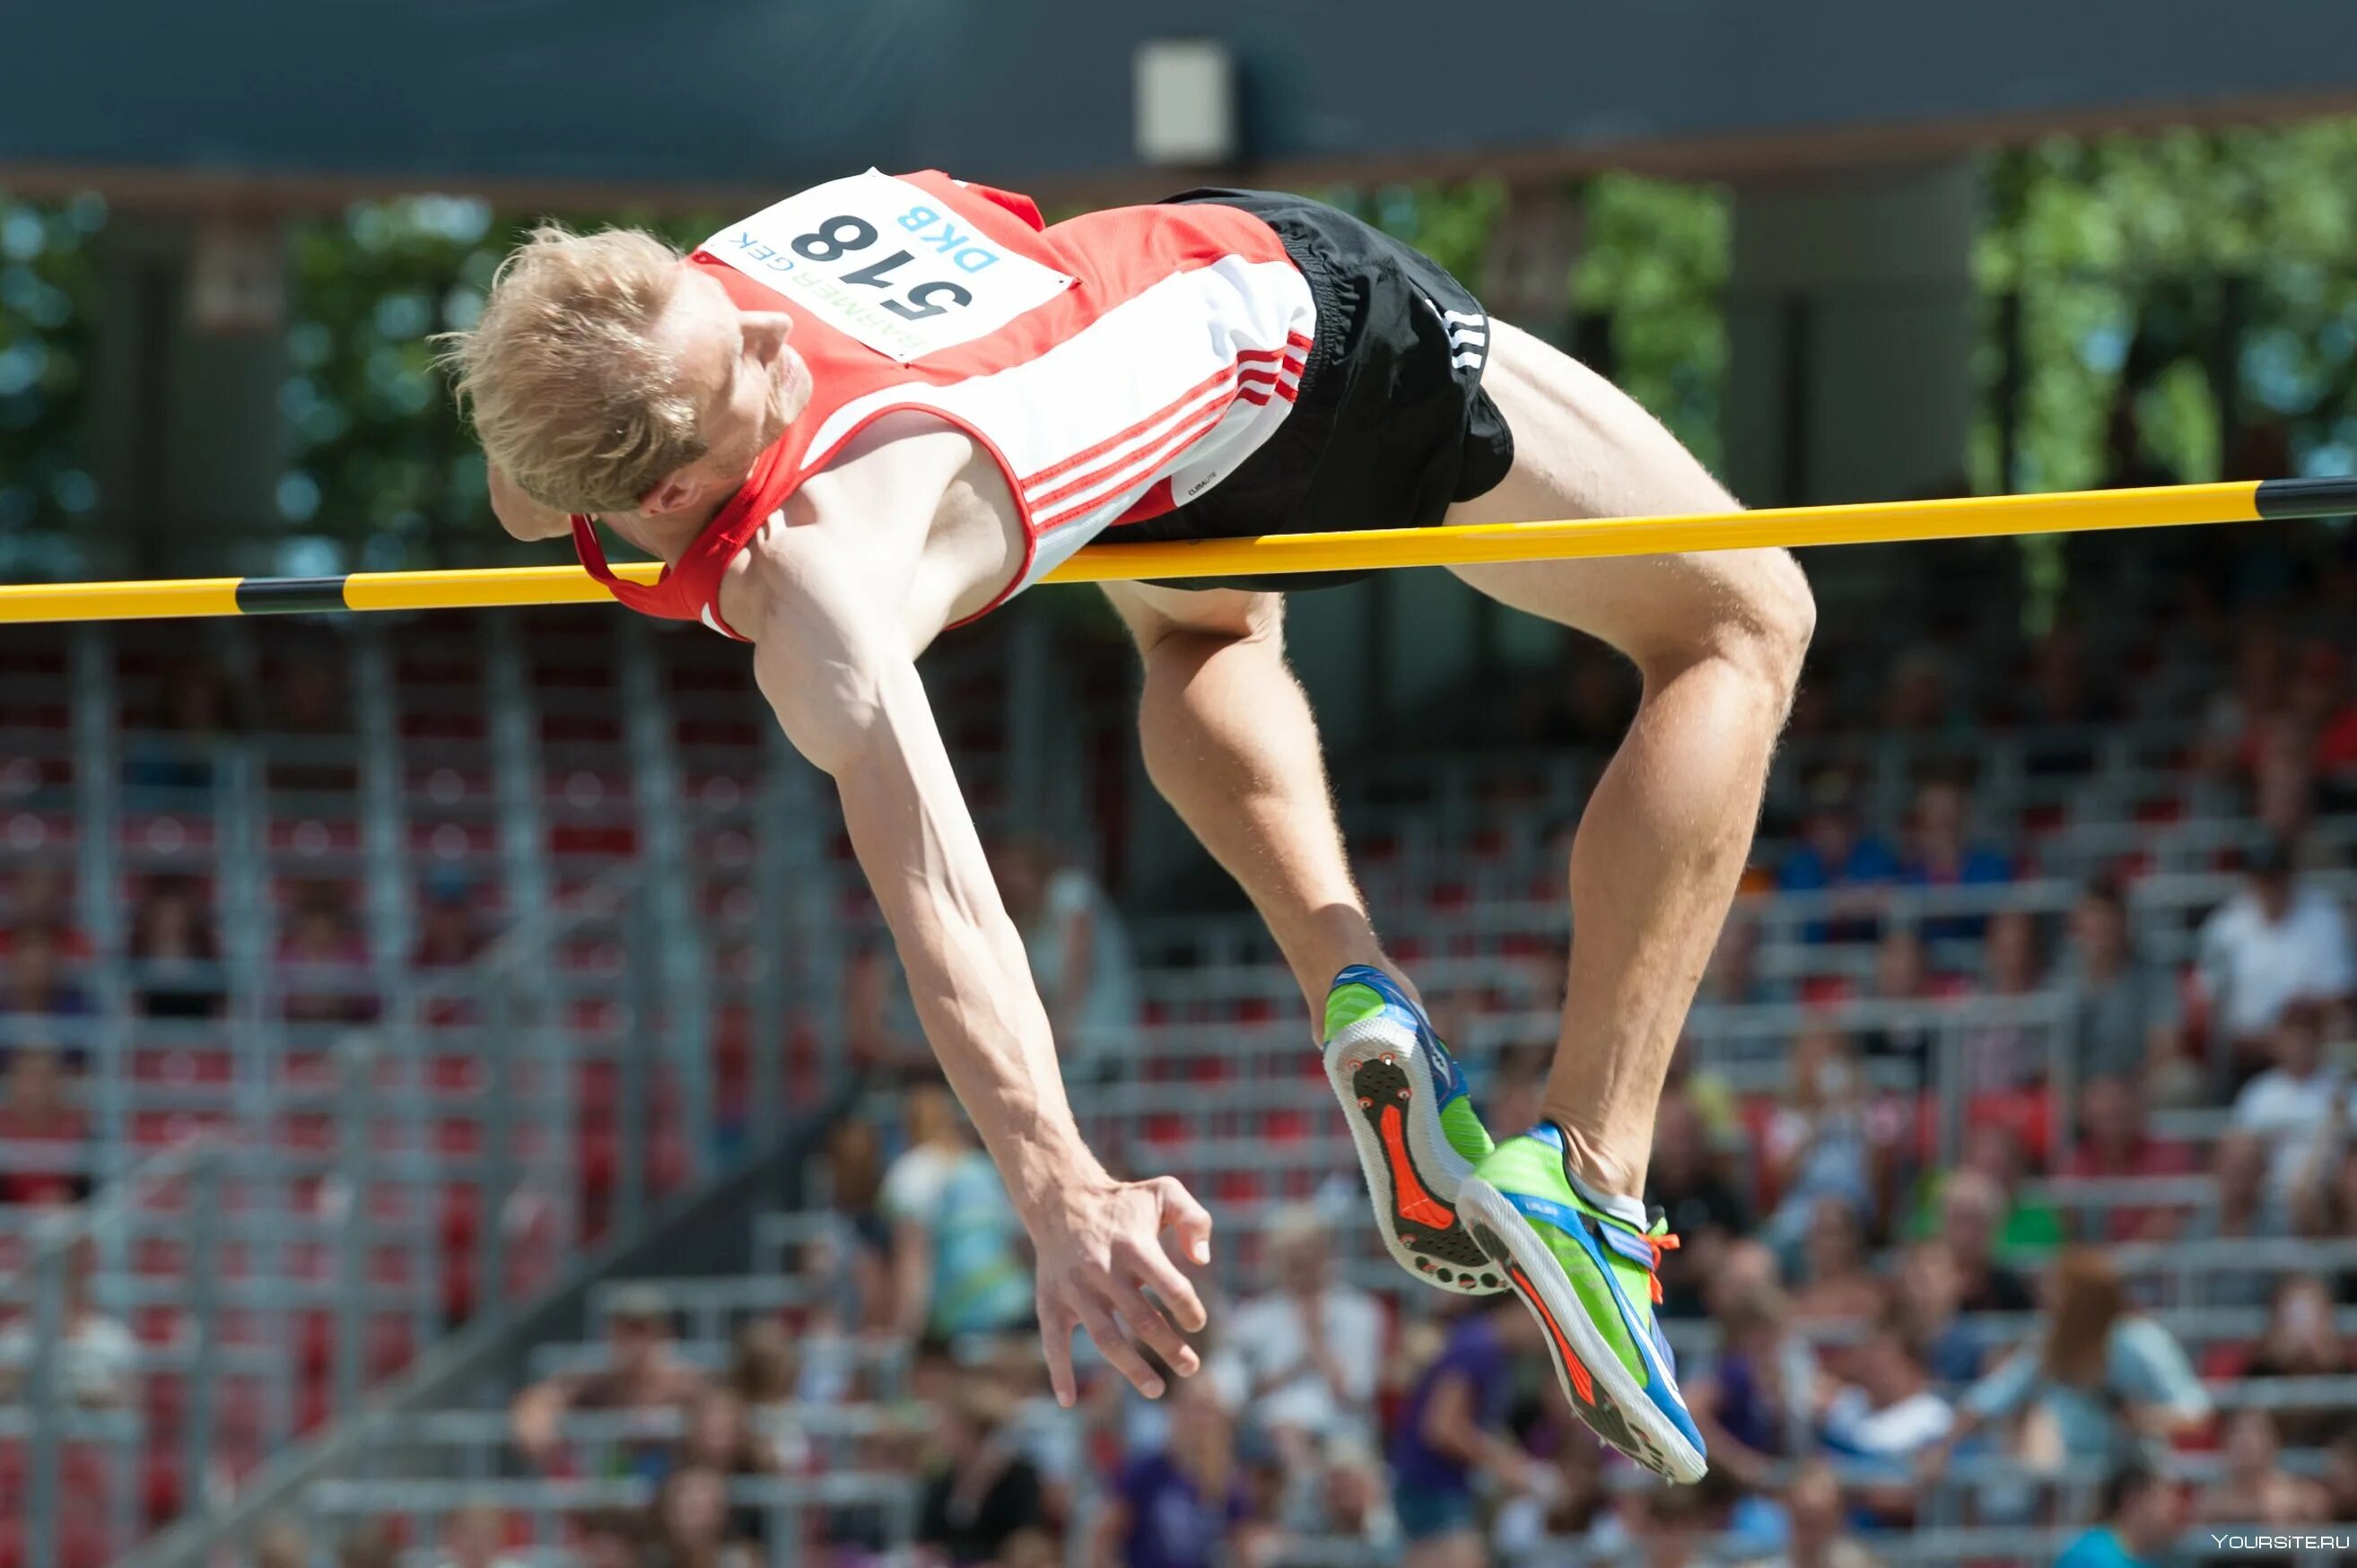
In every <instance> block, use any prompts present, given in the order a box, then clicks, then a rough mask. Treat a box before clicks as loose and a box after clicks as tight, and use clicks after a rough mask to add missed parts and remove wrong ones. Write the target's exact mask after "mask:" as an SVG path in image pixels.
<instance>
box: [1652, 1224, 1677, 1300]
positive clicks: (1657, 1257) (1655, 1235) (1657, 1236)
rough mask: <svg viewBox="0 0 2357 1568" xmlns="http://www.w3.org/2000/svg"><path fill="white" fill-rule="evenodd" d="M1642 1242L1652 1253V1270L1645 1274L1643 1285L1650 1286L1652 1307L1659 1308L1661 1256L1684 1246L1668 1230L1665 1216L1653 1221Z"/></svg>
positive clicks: (1660, 1296) (1674, 1233) (1673, 1232)
mask: <svg viewBox="0 0 2357 1568" xmlns="http://www.w3.org/2000/svg"><path fill="white" fill-rule="evenodd" d="M1644 1241H1645V1245H1646V1246H1648V1247H1650V1248H1652V1252H1653V1266H1652V1270H1651V1271H1650V1272H1648V1273H1647V1274H1646V1276H1645V1283H1647V1284H1649V1285H1651V1286H1652V1288H1653V1305H1655V1306H1659V1305H1662V1276H1661V1268H1662V1257H1663V1254H1664V1253H1667V1252H1674V1251H1677V1250H1678V1249H1679V1248H1680V1247H1682V1246H1684V1242H1682V1241H1680V1240H1678V1236H1677V1232H1676V1231H1674V1230H1671V1229H1670V1221H1669V1219H1668V1217H1667V1216H1664V1217H1663V1218H1662V1219H1656V1220H1654V1221H1653V1227H1652V1230H1648V1231H1646V1232H1645V1234H1644Z"/></svg>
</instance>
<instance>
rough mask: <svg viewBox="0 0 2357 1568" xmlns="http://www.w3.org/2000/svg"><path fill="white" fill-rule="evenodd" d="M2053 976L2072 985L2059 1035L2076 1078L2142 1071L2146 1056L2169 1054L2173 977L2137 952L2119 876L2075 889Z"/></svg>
mask: <svg viewBox="0 0 2357 1568" xmlns="http://www.w3.org/2000/svg"><path fill="white" fill-rule="evenodd" d="M2055 980H2056V982H2057V983H2059V984H2061V985H2062V986H2063V987H2065V988H2066V989H2068V990H2069V991H2070V992H2071V993H2072V1023H2071V1027H2070V1028H2069V1030H2068V1031H2067V1032H2066V1033H2065V1034H2064V1036H2063V1038H2064V1039H2065V1040H2066V1041H2068V1042H2069V1043H2070V1045H2071V1046H2072V1076H2073V1077H2074V1078H2075V1079H2077V1081H2079V1082H2081V1083H2085V1082H2087V1081H2088V1080H2090V1079H2098V1078H2115V1079H2142V1078H2143V1076H2144V1074H2145V1070H2146V1067H2147V1064H2148V1063H2150V1062H2154V1061H2158V1060H2161V1059H2164V1058H2168V1057H2169V1056H2170V1055H2172V1054H2174V1052H2175V1050H2176V1044H2175V1038H2176V1032H2177V1013H2178V1008H2177V986H2176V982H2175V981H2174V980H2173V979H2172V978H2171V977H2170V976H2169V973H2168V972H2166V971H2164V970H2162V969H2161V968H2159V967H2158V965H2154V964H2149V963H2147V962H2146V961H2144V960H2143V959H2141V958H2140V957H2138V956H2137V954H2136V948H2135V945H2134V942H2133V940H2132V938H2131V934H2130V927H2129V924H2128V908H2127V899H2126V896H2125V895H2124V894H2123V893H2122V892H2121V891H2120V888H2119V885H2118V884H2116V883H2114V882H2108V881H2104V882H2096V883H2093V884H2091V885H2089V886H2088V887H2087V889H2086V890H2085V891H2084V892H2083V893H2081V894H2080V895H2079V901H2078V903H2077V904H2076V905H2074V906H2072V910H2071V927H2070V936H2069V941H2068V945H2067V946H2066V947H2065V948H2064V950H2063V956H2062V962H2061V967H2060V969H2059V970H2058V971H2057V972H2056V974H2055Z"/></svg>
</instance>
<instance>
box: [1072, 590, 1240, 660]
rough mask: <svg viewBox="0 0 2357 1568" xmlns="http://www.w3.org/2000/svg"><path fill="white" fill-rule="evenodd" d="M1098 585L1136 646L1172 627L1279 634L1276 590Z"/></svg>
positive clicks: (1232, 633)
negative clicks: (1249, 590)
mask: <svg viewBox="0 0 2357 1568" xmlns="http://www.w3.org/2000/svg"><path fill="white" fill-rule="evenodd" d="M1100 586H1101V587H1103V589H1104V595H1105V597H1106V598H1107V599H1108V600H1110V601H1112V604H1113V607H1114V613H1115V614H1117V615H1119V616H1120V617H1121V619H1122V624H1123V625H1124V626H1126V627H1128V628H1129V635H1130V636H1131V637H1132V638H1134V639H1135V640H1136V642H1137V646H1138V648H1139V649H1140V650H1146V649H1150V648H1152V647H1153V646H1154V644H1155V643H1156V642H1157V640H1159V639H1162V638H1164V637H1167V636H1168V635H1169V634H1170V633H1172V632H1174V631H1193V632H1205V633H1209V634H1211V635H1213V636H1224V637H1232V638H1237V639H1243V638H1248V637H1250V638H1271V639H1274V638H1277V637H1280V636H1281V635H1282V630H1283V628H1284V625H1285V596H1284V595H1282V594H1261V593H1252V592H1248V591H1246V590H1244V589H1242V588H1200V589H1189V588H1165V587H1159V586H1157V585H1154V584H1152V583H1104V584H1100Z"/></svg>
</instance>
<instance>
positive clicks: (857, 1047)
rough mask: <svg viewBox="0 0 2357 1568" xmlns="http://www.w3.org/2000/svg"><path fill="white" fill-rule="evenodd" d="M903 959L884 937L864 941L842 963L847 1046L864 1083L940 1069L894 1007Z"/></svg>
mask: <svg viewBox="0 0 2357 1568" xmlns="http://www.w3.org/2000/svg"><path fill="white" fill-rule="evenodd" d="M899 979H900V966H899V960H898V958H896V957H895V956H894V954H893V952H892V950H891V947H890V945H889V944H888V943H885V942H874V941H870V942H861V943H859V944H857V945H856V946H855V947H854V948H853V949H852V950H851V953H850V955H849V956H848V957H847V958H845V961H844V966H843V1046H844V1052H845V1056H846V1057H847V1058H849V1061H850V1064H851V1068H852V1071H853V1073H854V1075H855V1076H856V1078H857V1079H859V1081H861V1082H863V1083H876V1084H888V1083H900V1082H906V1081H908V1080H909V1079H915V1078H919V1077H921V1076H923V1075H924V1074H925V1073H926V1072H929V1071H938V1070H939V1069H937V1068H935V1067H934V1066H933V1057H932V1052H931V1048H930V1047H927V1046H926V1044H925V1042H924V1040H923V1039H922V1037H921V1036H920V1035H919V1034H918V1032H916V1031H914V1030H911V1029H907V1028H903V1027H902V1026H900V1022H899V1016H898V1014H897V1012H896V1009H895V1004H896V1002H897V1001H898V1000H899V994H900V991H899Z"/></svg>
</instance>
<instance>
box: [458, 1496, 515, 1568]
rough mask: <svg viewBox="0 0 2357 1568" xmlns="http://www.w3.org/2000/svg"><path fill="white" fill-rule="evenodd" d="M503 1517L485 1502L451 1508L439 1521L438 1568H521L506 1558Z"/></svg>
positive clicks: (505, 1524)
mask: <svg viewBox="0 0 2357 1568" xmlns="http://www.w3.org/2000/svg"><path fill="white" fill-rule="evenodd" d="M507 1543H508V1521H507V1517H506V1516H505V1515H504V1514H502V1513H500V1510H499V1509H496V1508H492V1507H491V1506H490V1505H489V1504H486V1503H470V1504H468V1506H466V1507H465V1508H460V1509H452V1510H451V1512H450V1517H449V1518H448V1519H447V1520H443V1521H442V1560H441V1564H440V1568H523V1564H522V1561H521V1560H520V1559H518V1558H515V1557H511V1556H510V1555H508V1553H507V1551H506V1550H505V1549H506V1547H507Z"/></svg>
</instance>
